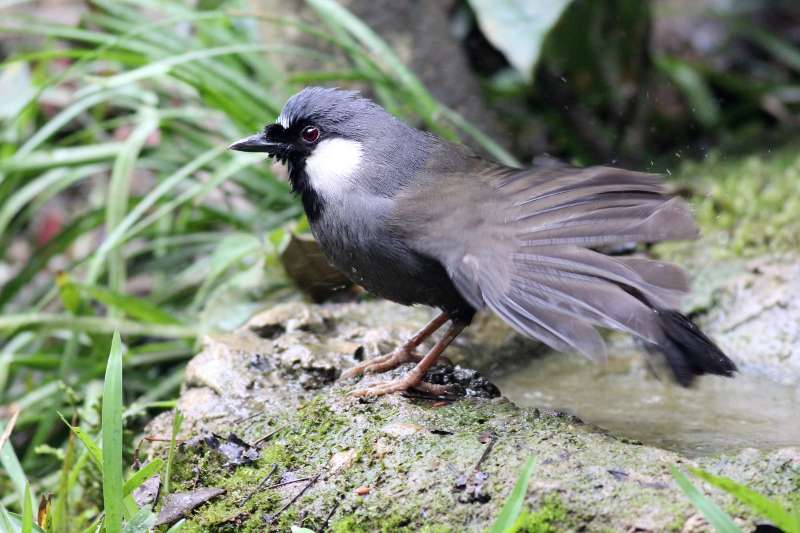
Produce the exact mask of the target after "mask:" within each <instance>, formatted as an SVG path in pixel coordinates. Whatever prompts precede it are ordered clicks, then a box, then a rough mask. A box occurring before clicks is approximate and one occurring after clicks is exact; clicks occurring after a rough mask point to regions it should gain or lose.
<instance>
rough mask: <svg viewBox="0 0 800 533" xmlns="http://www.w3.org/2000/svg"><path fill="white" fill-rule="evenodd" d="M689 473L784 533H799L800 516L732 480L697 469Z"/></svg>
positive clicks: (692, 469)
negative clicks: (719, 490)
mask: <svg viewBox="0 0 800 533" xmlns="http://www.w3.org/2000/svg"><path fill="white" fill-rule="evenodd" d="M689 472H691V473H692V474H694V475H695V476H697V477H699V478H700V479H702V480H703V481H705V482H706V483H708V484H710V485H713V486H715V487H717V488H718V489H722V490H724V491H725V492H727V493H728V494H730V495H732V496H733V497H735V498H736V499H738V500H739V501H740V502H742V503H744V504H745V505H747V506H748V507H750V508H751V509H753V510H754V511H755V512H757V513H758V514H760V515H762V516H763V517H764V518H766V519H768V520H769V521H770V522H772V523H773V524H775V525H776V526H777V527H779V528H781V529H782V530H783V531H785V532H786V533H790V532H791V533H800V516H798V515H797V514H796V513H794V514H793V513H791V512H790V511H789V510H787V509H784V508H783V506H782V505H781V504H780V503H778V502H776V501H775V500H772V499H770V498H767V497H766V496H764V495H763V494H759V493H758V492H756V491H754V490H753V489H751V488H749V487H746V486H745V485H742V484H740V483H736V482H735V481H733V480H732V479H729V478H726V477H722V476H715V475H713V474H709V473H708V472H706V471H705V470H701V469H699V468H689Z"/></svg>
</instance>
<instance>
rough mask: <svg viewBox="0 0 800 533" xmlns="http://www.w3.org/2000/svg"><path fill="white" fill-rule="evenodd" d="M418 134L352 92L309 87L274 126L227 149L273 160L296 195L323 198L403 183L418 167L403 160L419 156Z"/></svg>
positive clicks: (377, 106)
mask: <svg viewBox="0 0 800 533" xmlns="http://www.w3.org/2000/svg"><path fill="white" fill-rule="evenodd" d="M419 135H422V134H421V132H418V131H417V130H414V129H413V128H411V127H409V126H407V125H406V124H404V123H403V122H401V121H400V120H398V119H397V118H395V117H394V116H392V115H390V114H389V113H387V112H386V111H385V110H384V109H383V108H382V107H380V106H379V105H377V104H375V103H374V102H372V101H371V100H369V99H367V98H364V97H362V96H361V95H360V94H359V93H357V92H355V91H345V90H340V89H329V88H322V87H308V88H306V89H303V90H302V91H300V92H299V93H297V94H295V95H294V96H292V97H291V98H289V100H288V101H287V102H286V105H284V106H283V110H282V111H281V114H280V115H279V116H278V119H277V120H276V122H275V123H274V124H268V125H267V126H266V127H265V128H264V130H263V131H262V132H260V133H257V134H255V135H252V136H250V137H247V138H245V139H241V140H239V141H237V142H235V143H233V144H231V145H230V149H231V150H238V151H241V152H264V153H266V154H269V155H270V156H273V157H275V158H276V159H278V160H279V161H281V162H282V163H286V164H288V166H289V178H290V180H291V182H292V187H293V189H294V190H295V191H297V192H301V193H302V192H306V191H308V190H309V189H311V190H312V191H313V192H314V194H316V195H319V196H321V197H323V198H326V197H331V196H335V195H341V194H342V193H343V192H346V191H348V190H351V189H352V188H353V187H361V188H370V189H372V190H378V189H387V188H391V186H392V183H393V182H396V181H398V179H400V180H401V181H402V179H401V178H402V174H404V173H405V172H406V171H410V170H411V169H412V168H414V167H417V165H416V164H409V163H410V162H409V161H406V160H405V159H406V158H407V157H411V158H414V159H420V158H421V157H422V154H421V153H420V147H419V146H418V145H419V144H420V142H419V141H418V140H417V137H418V136H419ZM411 163H415V162H411ZM367 167H370V168H369V171H366V170H365V169H366V168H367ZM379 168H384V169H385V168H392V169H397V170H396V171H395V172H391V173H386V172H383V173H382V172H380V171H377V172H376V169H379Z"/></svg>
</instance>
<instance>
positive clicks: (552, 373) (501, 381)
mask: <svg viewBox="0 0 800 533" xmlns="http://www.w3.org/2000/svg"><path fill="white" fill-rule="evenodd" d="M632 361H634V362H633V363H632ZM635 361H636V360H635V359H633V360H632V359H612V360H611V361H609V363H608V364H606V365H594V364H591V363H589V362H587V361H584V360H583V359H580V358H579V357H577V356H569V355H548V356H545V357H543V358H539V359H534V360H530V361H527V362H525V363H519V364H517V365H514V364H510V365H503V367H502V368H501V369H498V370H497V371H494V372H490V375H489V377H490V379H491V380H492V381H493V382H494V383H495V384H496V385H497V386H498V387H500V390H501V391H502V392H503V394H504V395H505V396H507V397H508V398H509V399H510V400H512V401H513V402H515V403H517V404H518V405H522V406H531V407H546V408H553V409H558V410H563V411H568V412H570V413H574V414H575V415H577V416H578V417H579V418H581V419H582V420H583V421H585V422H587V423H591V424H594V425H597V426H599V427H601V428H603V429H606V430H608V431H610V432H611V433H612V434H614V435H617V436H620V437H625V438H628V439H633V440H637V441H641V442H643V443H645V444H651V445H654V446H658V447H661V448H666V449H669V450H674V451H677V452H680V453H682V454H684V455H688V456H699V455H707V454H711V453H715V452H721V451H730V450H737V449H741V448H761V449H774V448H780V447H782V446H800V387H789V386H784V385H777V384H775V383H773V382H771V381H769V380H766V379H763V378H755V377H752V376H746V375H741V374H739V375H737V376H736V377H735V378H734V379H725V378H720V377H716V376H704V377H702V378H701V379H700V380H699V382H698V384H697V385H696V386H695V387H693V388H692V389H683V388H680V387H677V386H674V385H671V384H667V383H662V382H660V381H658V380H656V379H655V378H654V377H653V376H652V375H650V374H649V373H648V372H646V371H645V369H644V368H643V367H642V366H641V364H640V363H636V362H635Z"/></svg>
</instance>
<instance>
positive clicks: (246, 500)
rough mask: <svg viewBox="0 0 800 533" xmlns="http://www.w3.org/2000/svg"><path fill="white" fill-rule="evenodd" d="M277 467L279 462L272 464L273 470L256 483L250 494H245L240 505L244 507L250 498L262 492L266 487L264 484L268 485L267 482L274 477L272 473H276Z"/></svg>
mask: <svg viewBox="0 0 800 533" xmlns="http://www.w3.org/2000/svg"><path fill="white" fill-rule="evenodd" d="M277 469H278V465H277V464H274V465H272V470H270V471H269V473H268V474H267V475H266V476H264V479H262V480H261V481H260V482H259V483H258V485H256V488H255V489H253V490H252V491H251V492H250V494H248V495H247V496H245V497H244V498H242V500H241V501H240V502H239V507H242V506H244V504H246V503H247V502H249V501H250V498H252V497H253V496H255V495H256V494H257V493H259V492H261V491H262V490H263V489H264V485H266V484H267V481H269V478H271V477H272V474H274V473H275V471H276V470H277Z"/></svg>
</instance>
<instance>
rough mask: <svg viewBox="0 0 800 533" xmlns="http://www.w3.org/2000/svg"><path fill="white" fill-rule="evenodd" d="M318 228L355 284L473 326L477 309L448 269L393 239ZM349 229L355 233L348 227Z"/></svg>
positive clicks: (316, 232)
mask: <svg viewBox="0 0 800 533" xmlns="http://www.w3.org/2000/svg"><path fill="white" fill-rule="evenodd" d="M328 229H329V228H325V227H324V226H323V227H320V226H317V227H314V225H312V231H313V233H314V235H315V236H316V238H317V240H318V241H319V243H320V247H321V248H322V251H323V253H324V254H325V256H326V257H327V258H328V260H329V261H330V262H331V264H332V265H333V266H334V267H336V268H337V269H338V270H340V271H341V272H342V273H343V274H344V275H345V276H347V277H348V278H349V279H350V280H351V281H353V283H356V284H358V285H361V286H362V287H364V288H365V289H366V290H367V291H369V292H370V293H372V294H375V295H376V296H380V297H381V298H385V299H387V300H392V301H394V302H397V303H400V304H403V305H414V304H423V305H429V306H431V307H438V308H440V309H442V310H444V311H446V312H448V313H450V314H451V315H453V316H458V317H463V321H465V322H469V320H470V319H471V317H472V314H474V309H473V308H472V307H471V306H470V305H469V304H468V303H467V302H466V301H465V300H464V299H463V298H462V297H461V295H460V294H459V293H458V291H457V290H456V288H455V286H454V285H453V282H452V281H451V280H450V277H449V276H448V275H447V273H446V271H445V270H444V268H443V267H442V266H441V265H440V264H439V263H438V262H437V261H434V260H432V259H429V258H427V257H424V256H421V255H419V254H418V253H416V252H414V251H413V250H411V249H409V248H408V247H407V246H405V245H404V244H403V243H402V242H400V241H397V240H396V239H393V237H392V236H391V235H386V234H380V233H377V234H376V233H371V234H369V235H363V234H362V235H358V236H356V235H354V234H353V233H352V232H348V231H347V230H346V229H345V228H343V227H342V226H337V229H338V231H336V232H330V231H326V230H328ZM348 229H349V228H348Z"/></svg>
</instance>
